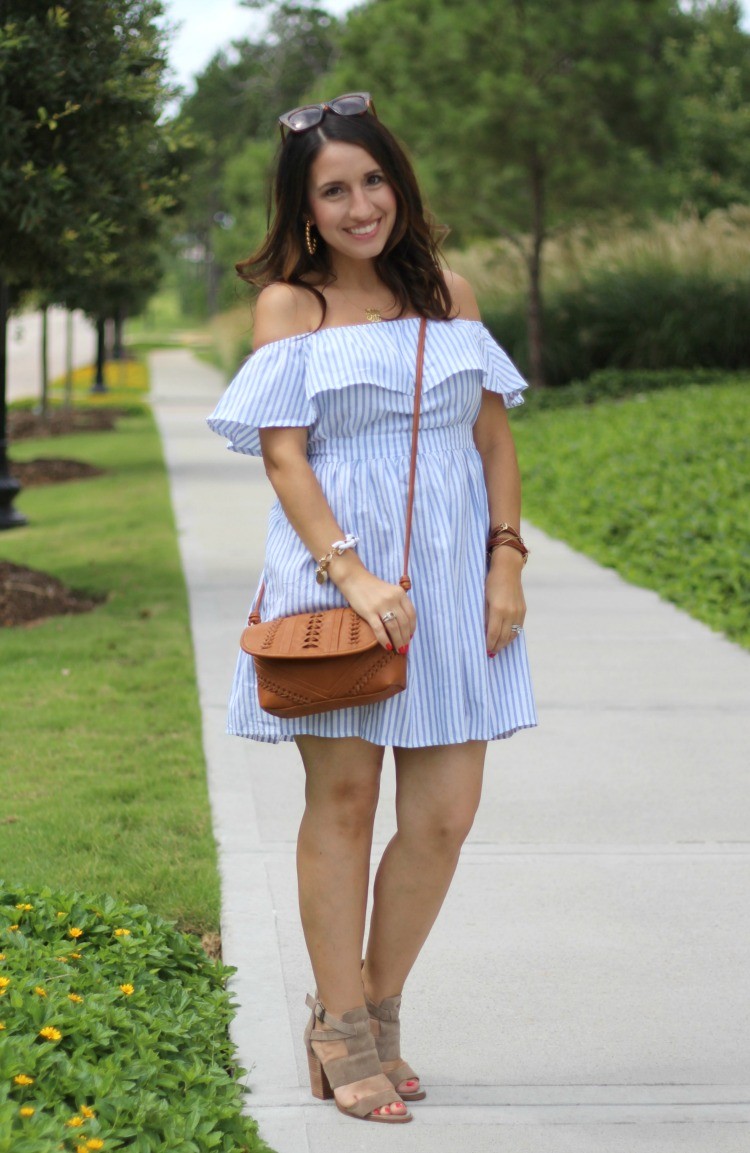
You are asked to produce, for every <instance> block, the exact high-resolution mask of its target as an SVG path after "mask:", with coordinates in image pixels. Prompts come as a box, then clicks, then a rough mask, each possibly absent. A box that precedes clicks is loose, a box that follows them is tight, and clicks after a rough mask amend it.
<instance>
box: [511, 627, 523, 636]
mask: <svg viewBox="0 0 750 1153" xmlns="http://www.w3.org/2000/svg"><path fill="white" fill-rule="evenodd" d="M510 631H511V632H512V633H516V635H518V633H522V632H523V627H522V626H521V625H511V626H510Z"/></svg>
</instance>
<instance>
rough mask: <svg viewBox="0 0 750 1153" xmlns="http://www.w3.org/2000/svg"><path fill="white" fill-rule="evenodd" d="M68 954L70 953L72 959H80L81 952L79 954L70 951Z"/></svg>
mask: <svg viewBox="0 0 750 1153" xmlns="http://www.w3.org/2000/svg"><path fill="white" fill-rule="evenodd" d="M70 955H71V957H72V958H73V960H74V961H80V959H81V954H80V953H71V954H70Z"/></svg>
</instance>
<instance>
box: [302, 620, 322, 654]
mask: <svg viewBox="0 0 750 1153" xmlns="http://www.w3.org/2000/svg"><path fill="white" fill-rule="evenodd" d="M322 624H323V614H322V613H312V614H311V616H310V619H309V621H308V622H307V628H306V629H305V639H304V640H303V642H302V648H303V649H317V648H319V647H320V629H321V626H322Z"/></svg>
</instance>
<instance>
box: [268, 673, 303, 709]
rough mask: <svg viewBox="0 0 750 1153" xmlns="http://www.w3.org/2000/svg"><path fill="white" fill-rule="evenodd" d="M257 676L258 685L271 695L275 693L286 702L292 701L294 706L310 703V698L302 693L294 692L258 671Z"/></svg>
mask: <svg viewBox="0 0 750 1153" xmlns="http://www.w3.org/2000/svg"><path fill="white" fill-rule="evenodd" d="M256 676H257V679H258V684H259V685H262V686H263V688H264V689H266V690H267V691H268V692H269V693H275V694H276V695H277V696H278V697H281V698H282V699H283V700H285V701H290V702H291V703H292V704H293V705H307V704H309V703H310V697H309V696H302V695H301V693H295V692H293V691H292V690H291V689H290V688H289V687H288V685H279V684H277V683H276V682H275V681H272V680H271V679H270V678H269V677H267V676H265V675H264V674H263V673H261V672H259V671H258V670H257V669H256Z"/></svg>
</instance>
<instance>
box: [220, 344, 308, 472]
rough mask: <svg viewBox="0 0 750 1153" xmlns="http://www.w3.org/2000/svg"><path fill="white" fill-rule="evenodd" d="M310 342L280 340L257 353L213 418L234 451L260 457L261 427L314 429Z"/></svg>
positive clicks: (243, 369)
mask: <svg viewBox="0 0 750 1153" xmlns="http://www.w3.org/2000/svg"><path fill="white" fill-rule="evenodd" d="M307 351H308V342H307V340H306V339H305V338H304V337H301V338H292V339H289V340H277V341H275V342H274V343H272V344H265V345H263V347H262V348H259V349H258V351H257V352H255V353H253V355H252V356H251V357H249V358H248V359H247V360H246V361H245V363H244V364H243V365H242V367H241V368H240V370H239V372H238V373H237V375H236V376H235V377H234V379H233V380H232V381H231V382H230V384H229V386H228V388H227V390H226V392H225V393H224V395H223V396H222V398H221V400H220V401H219V403H218V404H217V406H216V408H215V409H214V411H213V412H212V414H211V416H209V417H208V420H207V424H208V427H209V428H210V429H212V430H213V431H214V432H216V433H218V434H219V436H225V437H226V438H227V440H228V442H229V443H228V445H227V447H228V448H230V449H232V450H233V451H234V452H243V453H247V454H248V455H250V456H260V451H261V449H260V436H259V435H258V430H259V429H261V428H309V427H310V425H312V424H313V422H314V420H315V409H314V408H313V406H312V404H311V403H310V401H309V399H308V397H307V393H306V391H305V376H306V370H305V364H306V360H307Z"/></svg>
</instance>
